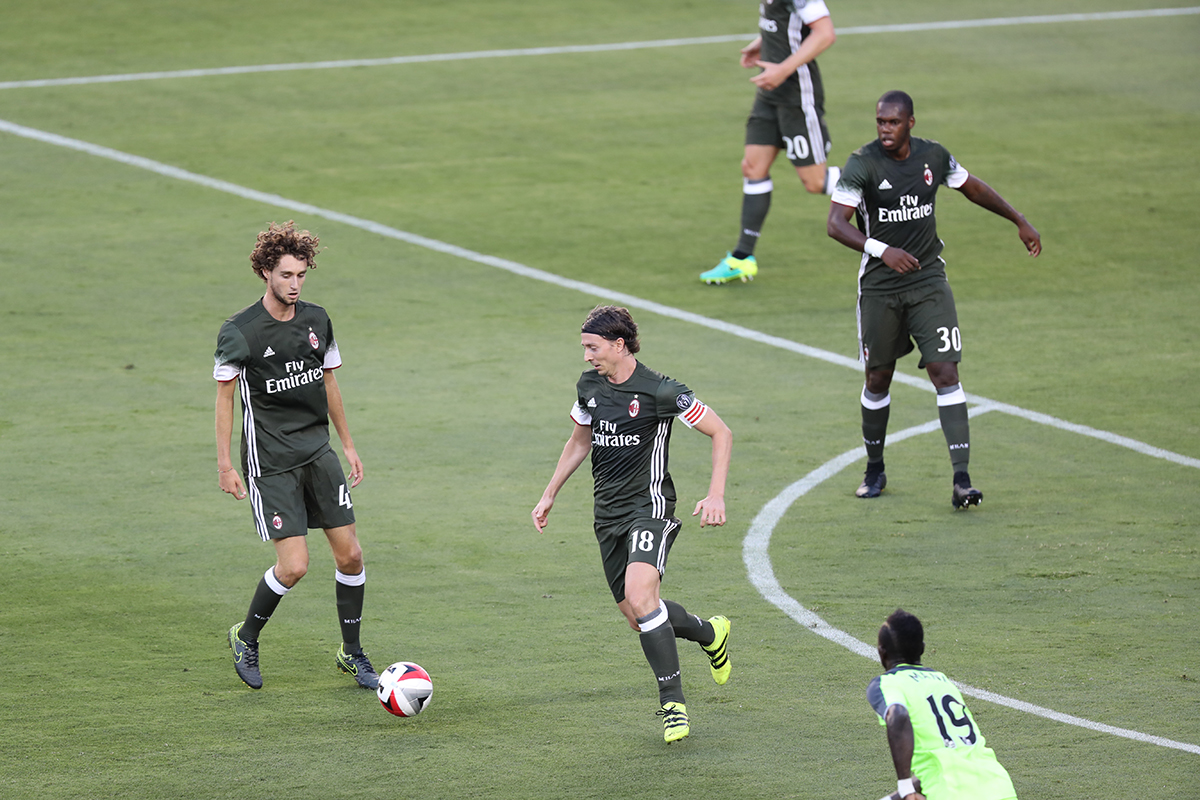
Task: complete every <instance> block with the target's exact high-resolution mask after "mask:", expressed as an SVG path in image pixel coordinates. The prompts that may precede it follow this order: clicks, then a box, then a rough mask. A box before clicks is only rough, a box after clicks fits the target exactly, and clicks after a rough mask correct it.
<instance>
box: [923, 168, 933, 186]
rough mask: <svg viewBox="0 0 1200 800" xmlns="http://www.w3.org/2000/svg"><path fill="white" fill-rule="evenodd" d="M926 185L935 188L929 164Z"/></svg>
mask: <svg viewBox="0 0 1200 800" xmlns="http://www.w3.org/2000/svg"><path fill="white" fill-rule="evenodd" d="M925 185H926V186H933V170H931V169H930V168H929V165H928V164H926V165H925Z"/></svg>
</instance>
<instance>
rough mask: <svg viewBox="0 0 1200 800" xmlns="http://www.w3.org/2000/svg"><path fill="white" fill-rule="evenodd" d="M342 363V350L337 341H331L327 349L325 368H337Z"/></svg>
mask: <svg viewBox="0 0 1200 800" xmlns="http://www.w3.org/2000/svg"><path fill="white" fill-rule="evenodd" d="M341 365H342V351H341V350H338V346H337V342H336V341H333V342H330V343H329V347H328V348H326V350H325V363H324V364H323V365H322V366H323V367H324V368H325V369H337V368H338V367H340V366H341Z"/></svg>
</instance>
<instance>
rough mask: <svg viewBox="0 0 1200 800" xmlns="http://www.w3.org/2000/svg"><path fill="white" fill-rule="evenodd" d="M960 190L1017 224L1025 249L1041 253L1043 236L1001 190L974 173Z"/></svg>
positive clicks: (977, 202) (1035, 253)
mask: <svg viewBox="0 0 1200 800" xmlns="http://www.w3.org/2000/svg"><path fill="white" fill-rule="evenodd" d="M958 190H959V191H960V192H962V193H963V194H964V195H966V197H967V199H968V200H970V201H971V202H972V203H974V204H975V205H977V206H982V207H983V208H986V209H987V210H988V211H991V212H992V213H993V214H998V215H1000V216H1002V217H1004V218H1005V219H1006V220H1008V221H1010V222H1012V223H1013V224H1014V225H1016V226H1017V235H1018V236H1020V237H1021V242H1022V243H1023V244H1024V245H1025V249H1026V250H1028V251H1029V255H1031V256H1034V257H1035V258H1036V257H1037V256H1039V255H1041V253H1042V237H1041V236H1040V235H1039V234H1038V232H1037V230H1036V229H1035V228H1034V227H1033V226H1032V225H1030V224H1029V221H1028V220H1026V219H1025V215H1024V214H1022V213H1021V212H1020V211H1017V210H1016V209H1015V208H1013V207H1012V206H1011V205H1009V203H1008V201H1007V200H1005V199H1004V198H1003V197H1001V196H1000V193H999V192H997V191H996V190H995V189H993V188H992V187H990V186H988V185H987V184H986V183H984V182H983V181H981V180H979V179H978V178H976V177H975V176H974V175H972V176H970V177H969V178H967V182H966V183H964V184H963V185H962V186H960V187H959V188H958Z"/></svg>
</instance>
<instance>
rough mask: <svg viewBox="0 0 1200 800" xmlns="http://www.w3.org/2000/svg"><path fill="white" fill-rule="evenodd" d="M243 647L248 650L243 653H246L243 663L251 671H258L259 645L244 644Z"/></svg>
mask: <svg viewBox="0 0 1200 800" xmlns="http://www.w3.org/2000/svg"><path fill="white" fill-rule="evenodd" d="M242 646H243V647H245V648H246V649H245V650H244V651H243V652H244V653H245V655H244V661H243V663H244V664H245V665H246V666H247V667H249V668H250V669H258V643H257V642H256V643H254V644H250V643H249V642H242Z"/></svg>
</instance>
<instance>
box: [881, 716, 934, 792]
mask: <svg viewBox="0 0 1200 800" xmlns="http://www.w3.org/2000/svg"><path fill="white" fill-rule="evenodd" d="M884 720H885V721H886V722H887V738H888V748H889V749H890V750H891V751H892V764H893V765H894V766H895V767H896V778H897V779H899V780H904V779H905V778H907V779H909V780H913V774H912V757H913V748H914V746H915V738H916V737H915V736H914V735H913V727H912V720H911V719H909V717H908V709H907V708H905V707H904V706H902V705H900V704H898V703H896V704H893V705H891V706H889V707H888V710H887V716H886V717H884ZM916 783H917V788H919V785H920V782H919V781H916ZM897 794H899V793H897ZM909 797H915V798H917V800H925V796H924V795H923V794H921V793H920V792H919V791H913V792H911V793H907V794H902V795H900V800H905V798H909Z"/></svg>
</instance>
